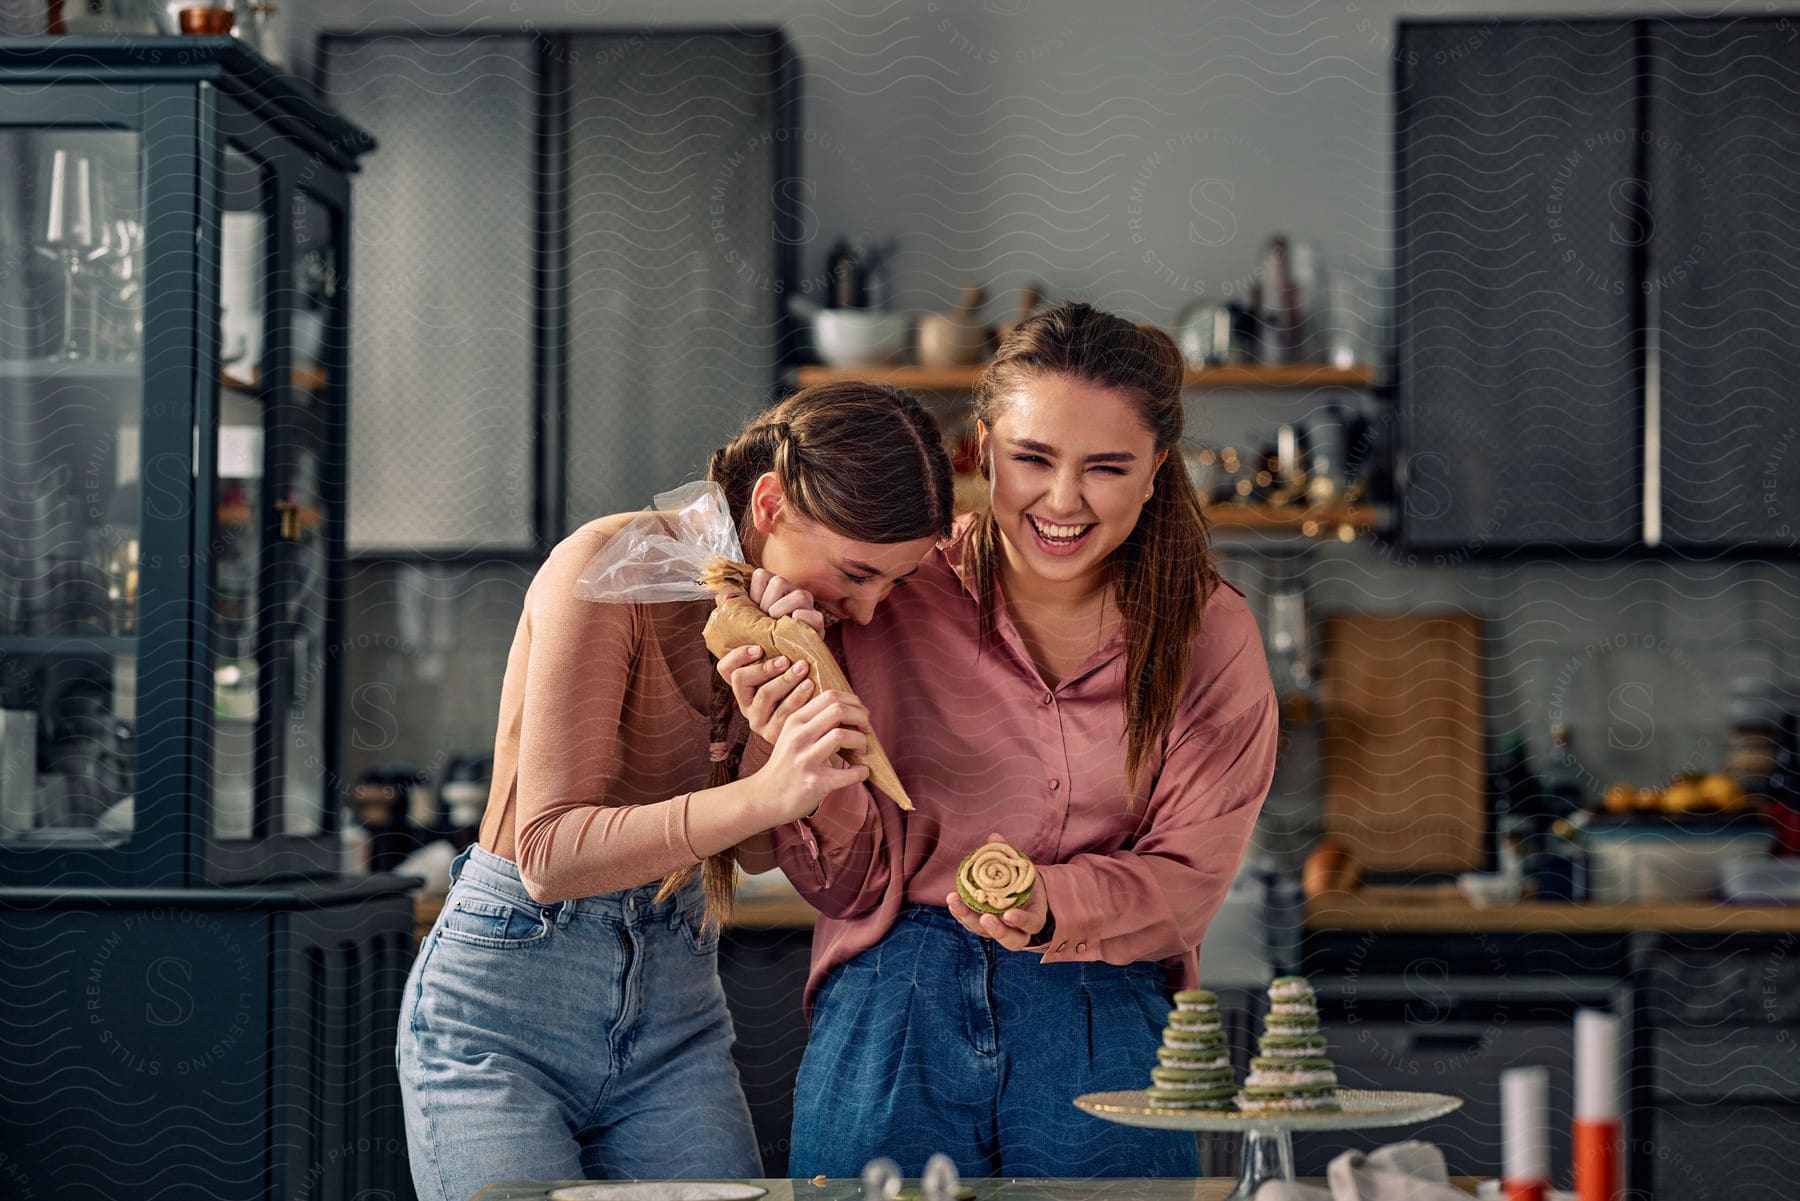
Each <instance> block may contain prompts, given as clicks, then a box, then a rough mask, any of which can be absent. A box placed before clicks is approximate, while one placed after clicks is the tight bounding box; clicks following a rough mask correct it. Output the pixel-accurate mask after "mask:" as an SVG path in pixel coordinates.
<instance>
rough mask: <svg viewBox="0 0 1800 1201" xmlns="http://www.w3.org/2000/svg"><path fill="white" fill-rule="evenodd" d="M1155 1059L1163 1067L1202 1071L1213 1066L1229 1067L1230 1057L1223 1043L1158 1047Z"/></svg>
mask: <svg viewBox="0 0 1800 1201" xmlns="http://www.w3.org/2000/svg"><path fill="white" fill-rule="evenodd" d="M1156 1060H1157V1062H1158V1063H1160V1064H1162V1065H1163V1066H1164V1067H1165V1068H1197V1069H1200V1070H1202V1071H1204V1070H1206V1069H1208V1068H1215V1067H1230V1066H1231V1057H1230V1056H1229V1055H1228V1054H1226V1052H1225V1044H1224V1043H1223V1042H1221V1043H1220V1044H1219V1045H1218V1046H1216V1047H1202V1048H1200V1049H1198V1050H1191V1049H1189V1048H1187V1047H1158V1048H1157V1049H1156Z"/></svg>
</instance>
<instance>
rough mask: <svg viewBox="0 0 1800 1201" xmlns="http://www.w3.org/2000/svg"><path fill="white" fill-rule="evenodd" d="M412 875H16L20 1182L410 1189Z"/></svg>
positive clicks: (4, 1082) (267, 1193) (2, 1057)
mask: <svg viewBox="0 0 1800 1201" xmlns="http://www.w3.org/2000/svg"><path fill="white" fill-rule="evenodd" d="M410 883H411V882H410V881H406V880H401V879H398V878H396V877H392V876H383V877H367V878H362V879H357V880H344V881H335V882H318V883H298V884H295V885H292V886H279V887H268V888H259V887H242V888H229V889H225V888H215V889H209V890H204V891H202V890H195V889H103V890H90V891H69V890H63V889H31V890H27V889H10V888H9V889H0V991H4V993H5V995H6V997H7V1005H8V1009H9V1012H10V1013H12V1014H13V1015H15V1017H14V1020H15V1021H16V1022H17V1023H20V1024H22V1025H24V1026H26V1027H28V1028H29V1030H30V1034H29V1036H28V1037H9V1038H7V1039H6V1040H4V1042H0V1129H4V1130H5V1131H6V1132H7V1136H6V1143H5V1148H6V1150H5V1153H6V1160H5V1171H6V1179H7V1183H8V1187H7V1195H8V1196H14V1195H16V1196H19V1197H31V1196H38V1197H152V1196H156V1195H158V1194H159V1193H160V1194H162V1195H164V1196H170V1197H263V1198H280V1199H282V1201H314V1199H316V1198H325V1197H332V1198H352V1197H389V1198H394V1199H396V1201H402V1199H407V1198H411V1197H412V1195H413V1192H412V1178H411V1176H410V1174H409V1173H408V1171H407V1166H406V1138H405V1133H404V1131H403V1129H402V1121H403V1118H402V1109H401V1099H400V1083H399V1079H398V1078H397V1077H396V1076H395V1074H394V1038H395V1030H396V1027H397V1026H398V1023H399V1012H400V994H401V990H402V988H403V987H404V985H405V983H406V974H407V971H408V969H409V968H410V967H411V964H412V938H411V932H410V928H409V925H410V922H409V919H410V912H411V903H410V899H409V898H408V897H407V895H406V887H407V886H408V885H410Z"/></svg>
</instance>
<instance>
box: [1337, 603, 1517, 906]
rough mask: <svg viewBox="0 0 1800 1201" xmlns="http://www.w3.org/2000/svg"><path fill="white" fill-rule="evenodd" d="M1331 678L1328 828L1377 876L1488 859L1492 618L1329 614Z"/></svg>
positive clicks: (1473, 864)
mask: <svg viewBox="0 0 1800 1201" xmlns="http://www.w3.org/2000/svg"><path fill="white" fill-rule="evenodd" d="M1319 677H1320V694H1321V700H1322V702H1323V710H1324V717H1323V722H1324V726H1323V735H1322V740H1321V746H1320V754H1321V756H1322V760H1323V762H1322V768H1323V775H1324V793H1325V828H1326V830H1327V831H1328V832H1329V833H1330V834H1331V835H1332V836H1333V837H1334V838H1336V839H1337V840H1338V841H1339V842H1340V843H1341V844H1343V846H1344V849H1345V850H1347V851H1349V852H1350V855H1351V856H1352V857H1353V858H1354V859H1356V860H1357V862H1358V863H1360V864H1361V865H1362V867H1363V868H1364V870H1367V871H1378V872H1408V871H1459V870H1473V869H1476V868H1479V867H1481V866H1483V861H1484V857H1485V852H1486V829H1487V795H1486V794H1487V772H1486V756H1485V746H1486V738H1485V734H1484V731H1485V728H1486V727H1485V721H1484V718H1485V714H1484V712H1483V705H1482V628H1481V619H1480V618H1479V617H1477V616H1475V615H1474V614H1472V613H1460V612H1437V613H1420V614H1385V613H1342V614H1337V615H1334V616H1331V617H1327V618H1325V619H1324V620H1323V621H1322V622H1321V624H1320V648H1319Z"/></svg>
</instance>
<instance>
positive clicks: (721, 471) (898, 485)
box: [656, 382, 954, 929]
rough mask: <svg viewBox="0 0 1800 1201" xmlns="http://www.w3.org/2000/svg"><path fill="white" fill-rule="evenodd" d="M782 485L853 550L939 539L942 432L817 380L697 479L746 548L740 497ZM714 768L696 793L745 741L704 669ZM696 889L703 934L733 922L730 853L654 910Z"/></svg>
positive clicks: (733, 774) (920, 416) (732, 771)
mask: <svg viewBox="0 0 1800 1201" xmlns="http://www.w3.org/2000/svg"><path fill="white" fill-rule="evenodd" d="M769 471H773V472H774V473H775V475H776V476H777V478H779V479H780V480H781V487H782V496H783V504H784V505H788V506H791V507H792V508H793V509H794V511H795V512H796V513H797V514H798V515H799V516H801V517H803V518H805V519H807V520H809V521H814V522H817V523H818V524H819V525H822V526H824V527H825V528H827V529H829V530H831V531H832V532H833V533H836V534H839V535H842V536H843V537H845V538H853V539H855V540H856V541H858V542H874V543H878V544H887V543H895V542H911V541H913V540H914V539H916V538H946V537H948V536H949V534H950V523H951V518H952V515H953V511H954V509H953V505H954V502H953V499H952V491H953V475H952V471H951V467H950V456H949V455H948V454H947V453H946V452H945V450H944V442H943V436H942V434H940V433H939V431H938V427H937V423H936V422H935V421H933V420H932V418H931V414H929V413H927V412H926V411H925V406H924V405H922V404H920V403H919V400H918V398H917V397H915V396H913V395H912V394H911V393H910V392H904V391H902V390H900V389H898V388H891V387H888V386H887V385H885V384H873V383H860V382H844V383H833V384H820V385H818V386H816V387H812V388H807V389H804V390H802V391H800V392H796V393H795V394H794V395H792V396H790V397H788V398H787V399H786V400H784V401H782V402H781V403H780V404H778V405H776V406H775V407H774V408H772V409H770V410H768V411H767V412H765V413H763V414H761V415H760V416H758V417H756V418H753V419H752V420H751V422H750V423H749V424H748V425H746V426H745V427H744V429H743V431H742V432H741V433H739V434H738V436H737V437H735V438H733V439H732V440H731V441H730V442H727V443H726V444H725V445H724V446H721V447H720V448H719V449H718V450H716V451H714V452H713V456H712V460H711V462H710V463H709V464H708V465H707V469H706V478H707V479H709V480H711V481H713V482H714V483H715V484H718V485H719V488H720V490H721V491H723V492H724V493H725V501H726V503H727V504H728V505H729V506H730V507H731V513H732V516H733V517H734V518H735V519H736V521H737V524H738V538H739V539H740V541H742V542H743V543H744V545H745V546H749V545H750V544H751V542H752V538H751V531H752V526H751V516H750V494H751V492H752V491H754V490H755V488H756V481H757V480H759V479H761V478H762V476H763V473H764V472H769ZM710 716H711V727H710V734H709V739H710V742H711V745H712V753H713V756H714V758H713V763H712V770H711V772H710V773H709V774H708V776H707V780H706V786H707V787H708V788H717V787H720V786H721V785H724V784H729V783H731V781H733V780H735V779H737V776H738V767H739V765H740V764H741V763H742V761H743V757H744V745H745V742H746V740H747V735H744V736H740V737H738V738H736V739H733V737H732V727H733V725H734V724H735V720H736V717H737V707H736V706H735V705H734V704H733V702H732V699H731V686H730V685H729V684H727V683H726V682H725V680H724V679H723V678H722V677H720V675H719V674H718V672H716V671H715V672H714V673H713V690H712V709H711V713H710ZM697 873H698V874H701V875H702V876H703V881H704V887H705V889H706V926H707V928H708V929H715V928H717V927H718V926H721V925H723V924H724V922H725V920H726V919H727V918H728V917H730V915H731V902H732V898H733V897H734V896H735V895H736V892H737V856H736V854H735V853H734V852H733V851H729V850H727V851H724V852H722V853H720V854H717V855H713V856H710V857H709V858H708V859H707V860H706V862H705V863H704V864H695V865H694V866H692V867H686V868H683V869H681V870H680V871H678V872H675V873H673V874H671V875H669V876H666V877H664V879H663V882H662V887H661V889H659V890H658V891H657V894H656V899H657V901H658V902H661V901H664V900H666V899H668V898H669V897H671V896H673V895H675V893H677V892H679V891H680V890H681V889H682V888H683V887H685V886H686V885H687V883H688V881H690V880H692V879H693V878H694V876H695V875H696V874H697Z"/></svg>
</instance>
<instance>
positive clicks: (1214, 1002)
mask: <svg viewBox="0 0 1800 1201" xmlns="http://www.w3.org/2000/svg"><path fill="white" fill-rule="evenodd" d="M1175 1008H1177V1009H1180V1010H1185V1011H1186V1012H1188V1013H1211V1012H1213V1011H1215V1010H1217V1009H1218V1008H1219V994H1218V993H1215V992H1213V991H1212V990H1211V989H1208V988H1184V989H1182V990H1181V991H1180V992H1178V993H1176V994H1175Z"/></svg>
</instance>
